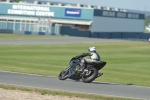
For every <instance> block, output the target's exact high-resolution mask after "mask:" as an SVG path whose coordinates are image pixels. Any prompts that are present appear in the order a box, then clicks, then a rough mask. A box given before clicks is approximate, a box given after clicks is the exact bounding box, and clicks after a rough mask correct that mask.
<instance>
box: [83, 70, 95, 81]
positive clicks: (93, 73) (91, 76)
mask: <svg viewBox="0 0 150 100" xmlns="http://www.w3.org/2000/svg"><path fill="white" fill-rule="evenodd" d="M89 71H92V74H90V76H89V77H86V74H87V73H84V74H83V75H82V82H84V83H90V82H92V81H93V80H95V79H96V78H97V76H98V70H97V69H96V68H93V67H92V68H90V69H89ZM89 71H88V72H89Z"/></svg>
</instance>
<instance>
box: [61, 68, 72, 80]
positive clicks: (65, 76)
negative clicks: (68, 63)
mask: <svg viewBox="0 0 150 100" xmlns="http://www.w3.org/2000/svg"><path fill="white" fill-rule="evenodd" d="M68 73H69V70H66V69H65V70H63V71H62V72H61V73H60V74H59V76H58V78H59V80H66V79H67V78H68ZM63 74H64V75H63Z"/></svg>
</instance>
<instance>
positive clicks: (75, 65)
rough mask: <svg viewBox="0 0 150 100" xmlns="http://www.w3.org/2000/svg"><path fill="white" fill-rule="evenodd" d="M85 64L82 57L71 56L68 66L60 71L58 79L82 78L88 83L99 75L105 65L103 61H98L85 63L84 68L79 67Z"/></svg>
mask: <svg viewBox="0 0 150 100" xmlns="http://www.w3.org/2000/svg"><path fill="white" fill-rule="evenodd" d="M83 64H86V61H85V60H84V58H82V57H81V58H78V59H76V58H74V57H73V58H72V59H71V60H70V63H69V67H67V68H65V69H64V70H63V71H61V72H60V74H59V76H58V78H59V79H60V80H66V79H68V78H69V79H72V80H82V82H84V83H90V82H92V81H94V80H95V79H96V78H98V77H100V76H101V75H102V73H98V71H99V70H100V69H102V68H103V67H104V66H105V65H106V62H105V61H100V62H99V63H95V62H93V63H90V64H86V68H84V67H81V66H83Z"/></svg>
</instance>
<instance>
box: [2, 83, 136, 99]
mask: <svg viewBox="0 0 150 100" xmlns="http://www.w3.org/2000/svg"><path fill="white" fill-rule="evenodd" d="M0 88H2V89H6V90H20V91H27V92H36V93H40V94H41V95H45V94H48V95H59V96H69V97H78V98H85V99H90V100H136V99H131V98H121V97H110V96H101V95H92V94H85V93H75V92H66V91H56V90H47V89H39V88H31V87H22V86H13V85H4V84H0Z"/></svg>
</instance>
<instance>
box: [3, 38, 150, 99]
mask: <svg viewBox="0 0 150 100" xmlns="http://www.w3.org/2000/svg"><path fill="white" fill-rule="evenodd" d="M117 41H118V42H119V41H121V40H113V39H94V38H77V37H74V38H57V39H51V38H50V39H8V40H6V39H3V40H0V44H68V43H69V44H70V43H93V42H117ZM104 74H105V73H104ZM102 77H103V76H102ZM0 83H2V84H13V85H19V86H30V87H36V88H46V89H57V90H67V91H76V92H84V93H90V94H102V95H112V96H121V97H131V98H141V99H150V95H149V94H150V88H147V87H139V86H132V85H120V84H111V83H105V82H102V83H101V82H93V83H89V84H86V83H82V82H79V81H72V80H66V81H60V80H58V78H57V77H45V76H37V75H27V74H19V73H10V72H3V71H0Z"/></svg>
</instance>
